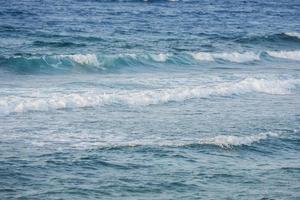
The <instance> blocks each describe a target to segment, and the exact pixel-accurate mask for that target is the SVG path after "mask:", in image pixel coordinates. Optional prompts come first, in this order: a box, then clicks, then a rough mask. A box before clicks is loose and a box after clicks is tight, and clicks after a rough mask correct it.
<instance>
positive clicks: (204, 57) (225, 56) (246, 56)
mask: <svg viewBox="0 0 300 200" xmlns="http://www.w3.org/2000/svg"><path fill="white" fill-rule="evenodd" d="M191 55H192V56H193V58H194V59H196V60H200V61H214V60H215V59H222V60H227V61H230V62H236V63H244V62H251V61H256V60H260V56H259V54H256V53H254V52H244V53H239V52H223V53H209V52H198V53H192V54H191Z"/></svg>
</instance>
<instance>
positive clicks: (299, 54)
mask: <svg viewBox="0 0 300 200" xmlns="http://www.w3.org/2000/svg"><path fill="white" fill-rule="evenodd" d="M267 54H269V55H270V56H272V57H275V58H283V59H289V60H297V61H300V51H267Z"/></svg>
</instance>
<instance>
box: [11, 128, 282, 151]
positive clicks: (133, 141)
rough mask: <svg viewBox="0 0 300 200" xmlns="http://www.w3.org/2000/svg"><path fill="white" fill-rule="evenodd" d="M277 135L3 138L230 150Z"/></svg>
mask: <svg viewBox="0 0 300 200" xmlns="http://www.w3.org/2000/svg"><path fill="white" fill-rule="evenodd" d="M279 136H280V135H279V134H277V133H273V132H266V133H258V134H252V135H243V136H236V135H216V136H214V137H204V138H201V139H195V138H176V139H174V138H167V137H166V138H161V137H155V136H154V137H152V138H147V137H145V138H139V139H137V138H135V137H134V136H130V137H129V135H126V134H125V135H122V134H121V135H120V134H114V133H109V134H92V133H86V132H82V133H80V134H78V133H77V132H76V133H64V134H61V133H51V134H47V135H46V136H45V135H43V136H42V137H41V136H40V135H37V134H31V135H28V134H26V135H25V136H24V135H18V136H16V135H9V134H7V135H5V139H6V140H7V139H10V138H11V139H16V137H23V138H22V139H21V138H18V139H19V140H22V142H28V143H31V144H32V145H34V146H49V147H50V146H53V147H54V148H57V146H59V147H61V148H78V149H91V148H114V147H117V148H120V147H137V146H156V147H157V146H161V147H184V146H190V145H215V146H219V147H221V148H226V149H227V148H232V147H235V146H242V145H247V146H250V145H252V144H253V143H258V142H261V141H262V140H266V139H268V138H271V137H279Z"/></svg>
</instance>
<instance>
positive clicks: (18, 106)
mask: <svg viewBox="0 0 300 200" xmlns="http://www.w3.org/2000/svg"><path fill="white" fill-rule="evenodd" d="M299 83H300V80H298V79H289V80H280V79H278V80H266V79H258V78H251V77H250V78H245V79H243V80H239V81H230V82H221V83H214V84H206V85H199V86H181V87H174V88H161V89H152V90H133V91H132V90H113V91H110V92H105V93H104V92H103V93H100V92H80V93H72V94H61V93H55V94H45V95H43V96H34V97H31V98H25V97H21V96H6V97H2V98H0V113H2V114H10V113H22V112H27V111H49V110H56V109H65V108H82V107H95V106H101V105H111V104H123V105H128V106H148V105H154V104H164V103H168V102H180V101H185V100H188V99H193V98H208V97H214V96H230V95H233V94H235V95H242V94H246V93H265V94H270V95H285V94H290V93H291V92H292V89H294V88H295V87H296V86H297V85H298V84H299Z"/></svg>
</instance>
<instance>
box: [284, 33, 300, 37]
mask: <svg viewBox="0 0 300 200" xmlns="http://www.w3.org/2000/svg"><path fill="white" fill-rule="evenodd" d="M284 34H286V35H288V36H291V37H296V38H298V39H300V33H298V32H287V33H284Z"/></svg>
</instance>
